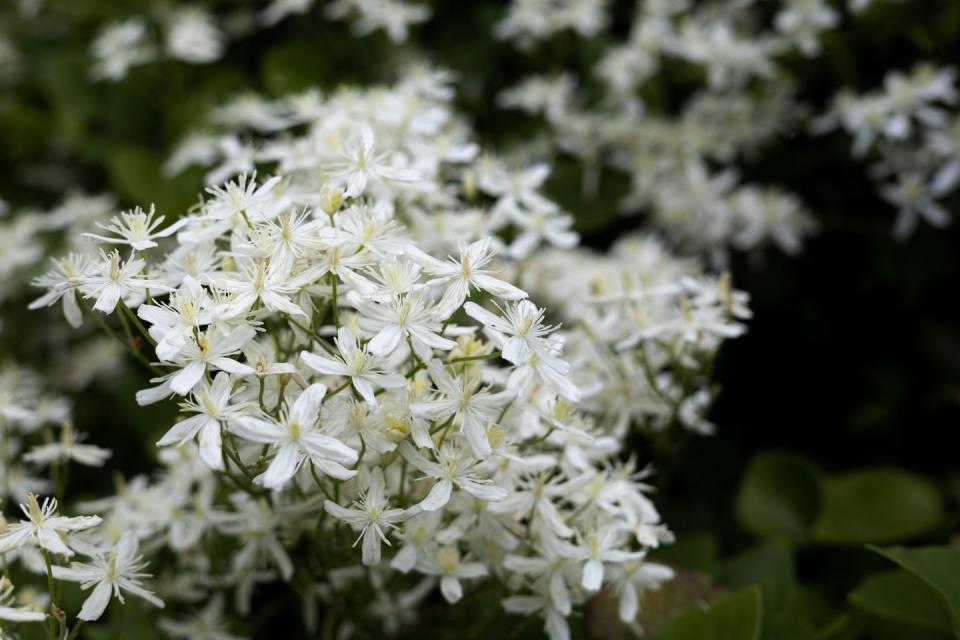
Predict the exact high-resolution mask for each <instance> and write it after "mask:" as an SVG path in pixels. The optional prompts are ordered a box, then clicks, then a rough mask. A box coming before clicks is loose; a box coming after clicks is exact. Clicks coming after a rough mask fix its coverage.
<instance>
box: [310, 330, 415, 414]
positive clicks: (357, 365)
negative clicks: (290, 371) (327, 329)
mask: <svg viewBox="0 0 960 640" xmlns="http://www.w3.org/2000/svg"><path fill="white" fill-rule="evenodd" d="M335 344H336V346H337V350H338V351H339V353H338V354H337V356H336V357H335V358H330V357H328V356H323V355H319V354H316V353H310V352H309V351H304V352H302V353H301V354H300V358H301V359H302V360H303V362H304V364H306V365H307V366H308V367H310V368H311V369H313V370H314V371H319V372H320V373H324V374H327V375H335V376H345V377H348V378H350V382H351V383H352V384H353V387H354V388H355V389H356V390H357V393H359V394H360V395H361V396H362V397H363V399H364V400H366V401H367V402H369V403H371V404H374V405H376V404H377V398H376V395H375V393H374V390H373V389H374V386H377V387H381V388H383V389H398V388H400V387H404V386H406V384H407V380H406V378H404V377H403V376H401V375H399V374H396V373H385V372H384V371H383V369H382V364H381V363H380V362H379V360H380V359H379V358H377V357H376V356H373V355H371V354H369V353H368V352H367V347H366V346H365V345H364V346H361V345H360V344H359V342H358V341H357V338H356V336H354V335H353V332H352V331H350V328H349V327H340V329H339V330H338V331H337V337H336V340H335Z"/></svg>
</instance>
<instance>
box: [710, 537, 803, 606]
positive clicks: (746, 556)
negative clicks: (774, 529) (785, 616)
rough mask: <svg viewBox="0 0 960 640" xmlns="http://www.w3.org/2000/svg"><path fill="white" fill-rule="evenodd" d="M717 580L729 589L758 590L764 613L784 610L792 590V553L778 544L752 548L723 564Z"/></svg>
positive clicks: (781, 544)
mask: <svg viewBox="0 0 960 640" xmlns="http://www.w3.org/2000/svg"><path fill="white" fill-rule="evenodd" d="M717 580H719V581H720V583H721V584H723V585H725V586H727V587H729V588H731V589H743V588H745V587H748V586H750V585H756V586H759V587H760V588H761V589H763V604H764V608H765V610H767V611H770V610H780V609H783V608H784V607H786V605H787V599H788V597H789V595H790V593H789V592H790V590H791V589H792V588H793V586H794V573H793V557H792V555H791V550H790V548H789V546H788V545H786V544H784V543H782V542H777V541H769V542H766V543H762V544H759V545H757V546H755V547H751V548H750V549H747V550H746V551H744V552H742V553H740V554H738V555H736V556H734V557H732V558H730V559H729V560H728V561H727V562H726V563H724V565H723V566H722V567H721V568H720V571H719V572H718V573H717Z"/></svg>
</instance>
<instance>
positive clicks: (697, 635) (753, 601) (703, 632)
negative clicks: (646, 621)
mask: <svg viewBox="0 0 960 640" xmlns="http://www.w3.org/2000/svg"><path fill="white" fill-rule="evenodd" d="M762 618H763V613H762V597H761V595H760V589H759V588H758V587H750V588H749V589H744V590H743V591H738V592H737V593H733V594H729V595H725V596H721V597H720V598H717V599H716V600H714V601H713V602H712V603H711V604H710V607H709V608H708V609H706V610H705V611H704V610H701V609H699V608H698V609H693V610H690V611H687V612H686V613H683V614H681V615H680V616H679V617H677V618H675V619H674V620H673V621H672V622H670V623H668V624H667V625H665V626H664V627H662V628H661V629H660V630H659V631H657V632H656V633H654V634H653V640H758V639H759V638H760V630H761V626H762Z"/></svg>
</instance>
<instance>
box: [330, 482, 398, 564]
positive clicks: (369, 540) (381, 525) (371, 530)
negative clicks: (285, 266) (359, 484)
mask: <svg viewBox="0 0 960 640" xmlns="http://www.w3.org/2000/svg"><path fill="white" fill-rule="evenodd" d="M355 504H356V505H357V507H356V508H347V507H341V506H340V505H338V504H337V503H336V502H332V501H330V500H327V501H326V502H324V503H323V506H324V508H325V509H326V510H327V512H328V513H329V514H330V515H332V516H333V517H335V518H337V519H338V520H343V521H344V522H346V523H347V524H349V525H350V526H352V527H354V528H355V529H360V537H359V538H357V542H360V540H361V539H362V540H363V564H365V565H369V566H374V565H377V564H380V543H381V542H385V543H386V544H388V545H389V544H390V541H389V540H388V539H387V536H386V535H385V534H384V529H390V528H394V527H395V526H396V525H395V524H394V523H396V522H403V521H404V520H406V519H408V518H410V517H411V516H413V515H416V513H417V509H389V508H387V504H388V502H387V499H386V497H385V496H384V483H383V469H381V468H380V467H375V468H374V469H373V471H371V472H370V485H369V486H368V487H367V490H366V491H365V492H361V493H360V496H359V497H358V498H357V500H356V503H355ZM354 544H355V545H356V542H355V543H354Z"/></svg>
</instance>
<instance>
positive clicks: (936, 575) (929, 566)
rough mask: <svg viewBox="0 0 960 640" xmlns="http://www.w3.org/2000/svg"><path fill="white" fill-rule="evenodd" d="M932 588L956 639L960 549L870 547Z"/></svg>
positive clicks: (959, 612)
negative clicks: (946, 613) (951, 625)
mask: <svg viewBox="0 0 960 640" xmlns="http://www.w3.org/2000/svg"><path fill="white" fill-rule="evenodd" d="M874 551H876V552H877V553H879V554H881V555H882V556H884V557H885V558H887V559H889V560H892V561H893V562H896V563H897V564H898V565H900V566H901V567H902V568H903V569H905V570H906V571H908V572H910V573H911V574H913V575H914V576H916V577H917V578H919V579H920V580H922V581H923V582H924V583H926V584H927V585H929V586H930V587H931V588H932V589H934V590H935V591H936V592H937V593H938V594H939V595H940V597H941V598H942V600H943V605H944V606H945V607H946V608H947V609H948V610H949V612H950V616H951V618H952V620H953V633H954V635H955V636H956V637H957V638H960V548H957V547H920V548H916V549H907V548H906V547H889V548H886V549H879V548H874Z"/></svg>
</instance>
